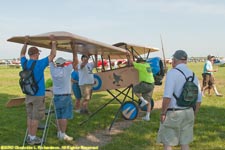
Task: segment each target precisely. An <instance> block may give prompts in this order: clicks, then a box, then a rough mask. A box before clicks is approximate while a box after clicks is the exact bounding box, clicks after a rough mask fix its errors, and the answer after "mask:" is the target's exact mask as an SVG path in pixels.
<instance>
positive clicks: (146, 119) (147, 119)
mask: <svg viewBox="0 0 225 150" xmlns="http://www.w3.org/2000/svg"><path fill="white" fill-rule="evenodd" d="M142 120H144V121H150V118H147V117H142Z"/></svg>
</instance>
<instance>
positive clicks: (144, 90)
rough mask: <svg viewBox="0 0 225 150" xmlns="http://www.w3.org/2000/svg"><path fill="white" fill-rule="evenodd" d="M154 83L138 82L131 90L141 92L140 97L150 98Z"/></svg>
mask: <svg viewBox="0 0 225 150" xmlns="http://www.w3.org/2000/svg"><path fill="white" fill-rule="evenodd" d="M153 90H154V83H146V82H140V83H139V84H137V85H135V86H134V87H133V92H134V93H138V94H142V97H143V98H144V99H146V100H148V101H150V100H151V99H152V94H153Z"/></svg>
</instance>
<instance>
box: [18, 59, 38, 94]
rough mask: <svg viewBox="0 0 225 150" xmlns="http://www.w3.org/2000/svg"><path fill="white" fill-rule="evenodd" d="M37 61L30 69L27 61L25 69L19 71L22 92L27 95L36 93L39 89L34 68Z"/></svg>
mask: <svg viewBox="0 0 225 150" xmlns="http://www.w3.org/2000/svg"><path fill="white" fill-rule="evenodd" d="M36 62H37V61H34V62H33V63H32V65H31V68H30V69H27V66H26V65H27V61H25V63H24V69H23V70H22V71H20V72H19V76H20V80H19V84H20V88H21V90H22V92H23V93H24V94H26V95H31V96H33V95H35V94H36V93H37V91H38V83H37V82H36V81H35V78H34V74H33V69H34V66H35V64H36Z"/></svg>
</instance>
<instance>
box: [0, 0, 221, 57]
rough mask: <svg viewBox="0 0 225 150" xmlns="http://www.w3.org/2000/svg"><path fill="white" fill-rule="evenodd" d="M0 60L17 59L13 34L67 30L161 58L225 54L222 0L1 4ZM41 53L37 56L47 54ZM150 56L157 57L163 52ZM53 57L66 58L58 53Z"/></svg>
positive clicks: (46, 0)
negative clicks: (144, 48) (135, 46)
mask: <svg viewBox="0 0 225 150" xmlns="http://www.w3.org/2000/svg"><path fill="white" fill-rule="evenodd" d="M0 29H1V30H0V59H2V58H17V57H19V54H20V50H21V48H22V45H21V44H17V43H12V42H7V41H6V40H7V39H9V38H10V37H13V36H24V35H36V34H41V33H46V32H52V31H67V32H71V33H74V34H77V35H81V36H84V37H88V38H90V39H94V40H96V41H101V42H104V43H107V44H114V43H117V42H122V41H123V42H129V43H133V44H139V45H146V46H152V47H158V48H160V49H161V47H162V46H161V41H160V35H161V36H162V38H163V44H164V50H165V53H166V57H167V58H169V57H171V56H172V54H173V53H174V51H175V50H177V49H184V50H186V51H187V53H188V55H189V56H190V57H191V56H207V55H208V54H213V55H217V56H225V44H224V43H225V42H224V39H225V38H224V37H225V1H224V0H111V1H107V0H63V1H62V0H38V1H34V0H33V1H32V0H19V1H17V0H1V5H0ZM48 54H49V50H45V49H44V50H43V52H42V54H41V57H43V56H45V55H48ZM154 55H157V56H162V52H161V51H160V52H157V53H155V54H153V56H154ZM57 56H64V57H66V58H68V59H69V58H71V57H72V56H71V54H65V53H62V52H59V53H57Z"/></svg>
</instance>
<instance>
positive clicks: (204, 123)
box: [0, 63, 225, 150]
mask: <svg viewBox="0 0 225 150" xmlns="http://www.w3.org/2000/svg"><path fill="white" fill-rule="evenodd" d="M189 67H190V68H191V69H193V70H194V71H195V73H196V75H197V76H198V78H199V80H200V82H201V81H202V77H201V73H202V68H203V63H190V64H189ZM19 71H20V69H16V68H7V67H2V66H1V67H0V78H1V81H0V113H1V115H0V146H6V145H10V146H21V145H22V143H23V138H24V134H25V130H26V113H25V106H24V105H21V106H18V107H13V108H6V107H5V104H6V103H7V101H8V100H9V99H11V98H15V97H22V96H23V94H22V92H21V90H20V88H19V85H18V79H19V77H18V73H19ZM224 74H225V67H221V68H219V72H216V73H215V76H216V85H217V88H218V90H219V91H220V92H221V93H222V94H225V81H224ZM49 78H50V74H49V70H48V69H47V70H46V72H45V79H46V80H47V79H49ZM162 94H163V86H157V87H156V88H155V90H154V94H153V99H154V100H160V99H162ZM73 99H74V97H73ZM110 99H112V97H111V96H110V95H109V94H108V93H107V92H99V93H94V95H93V98H92V100H91V101H90V110H91V111H92V112H94V111H95V110H96V109H97V108H98V107H100V106H102V105H103V104H105V103H106V102H108V101H109V100H110ZM121 99H122V97H121ZM50 100H51V98H48V99H47V100H46V101H47V105H48V104H49V102H50ZM119 106H120V104H119V103H118V102H116V101H114V102H113V103H111V104H110V105H108V106H107V107H105V108H104V109H103V110H101V111H100V112H99V113H98V114H97V115H95V116H94V117H93V118H92V119H91V120H89V121H88V122H87V123H85V124H83V125H82V126H80V125H79V123H80V122H82V121H83V120H85V119H87V116H83V115H77V114H74V119H72V120H70V121H69V124H68V130H67V132H68V133H70V135H72V136H73V137H74V138H75V141H76V139H78V138H80V137H84V136H85V135H87V134H88V133H91V132H94V131H96V130H100V129H105V128H108V127H109V125H110V124H111V122H112V120H113V118H114V114H115V113H116V111H117V110H118V108H119ZM224 114H225V100H224V97H216V96H214V95H213V96H211V97H204V98H203V102H202V106H201V108H200V111H199V113H198V115H197V118H196V123H195V127H194V142H192V143H191V144H190V147H191V149H216V150H218V149H225V143H224V141H225V118H224ZM159 117H160V110H154V111H153V112H152V113H151V121H150V122H143V121H139V119H136V120H134V121H133V124H132V125H131V126H130V127H129V128H127V129H125V132H123V133H122V134H118V135H112V138H113V140H112V141H111V142H110V143H108V144H107V145H105V146H103V147H99V149H102V150H115V149H116V150H124V149H130V150H136V149H138V150H146V149H163V148H162V145H158V144H156V137H157V131H158V128H159ZM119 120H122V118H121V117H119V118H118V119H117V121H119ZM39 134H40V133H39ZM74 144H75V143H66V142H63V141H58V139H57V138H56V129H55V127H54V126H53V125H52V126H50V128H49V134H48V139H47V142H46V144H45V145H46V146H66V145H69V146H72V145H74ZM90 146H91V145H90ZM0 149H1V148H0ZM175 149H179V147H175Z"/></svg>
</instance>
